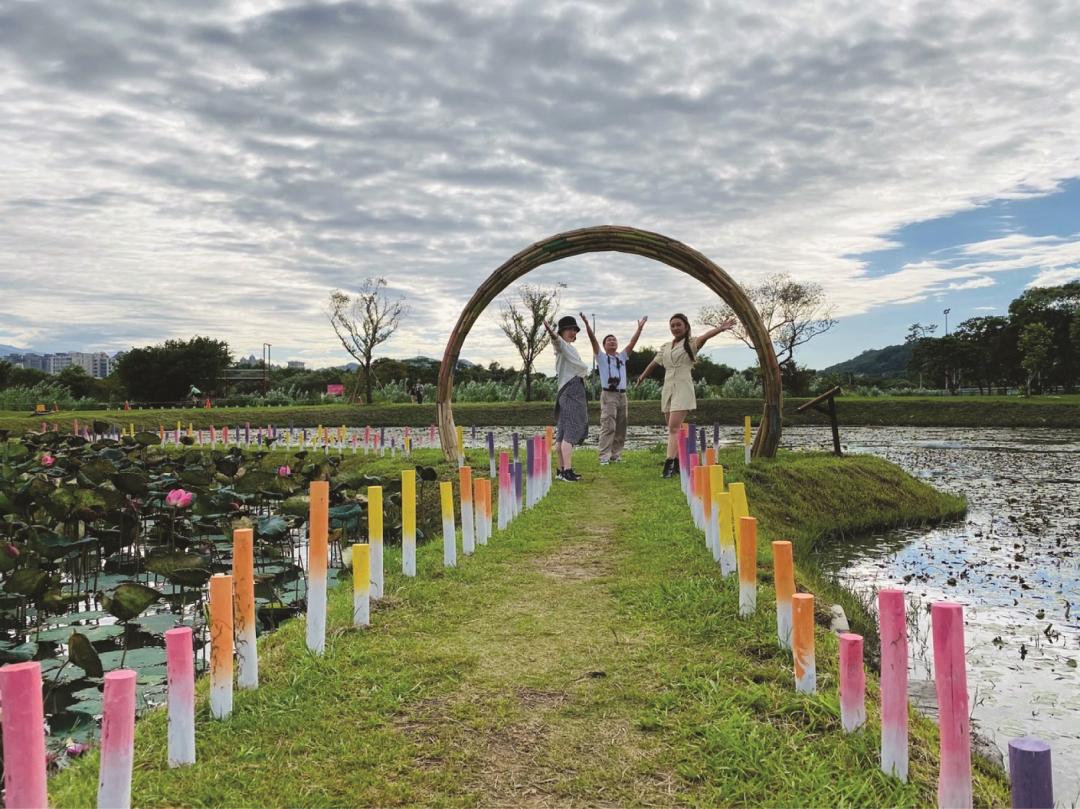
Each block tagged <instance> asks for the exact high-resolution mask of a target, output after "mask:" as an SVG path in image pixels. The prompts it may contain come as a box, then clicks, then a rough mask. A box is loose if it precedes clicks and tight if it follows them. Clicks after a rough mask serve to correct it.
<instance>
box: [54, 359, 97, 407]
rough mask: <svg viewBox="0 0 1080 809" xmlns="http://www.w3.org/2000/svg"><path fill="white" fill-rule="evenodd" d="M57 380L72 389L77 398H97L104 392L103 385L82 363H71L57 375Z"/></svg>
mask: <svg viewBox="0 0 1080 809" xmlns="http://www.w3.org/2000/svg"><path fill="white" fill-rule="evenodd" d="M56 381H57V382H59V383H60V384H61V385H63V386H64V387H66V388H67V389H68V390H70V391H71V395H72V396H73V397H74V398H76V399H87V398H97V399H100V398H101V396H102V394H103V393H104V385H102V384H101V383H100V382H99V381H98V380H96V379H94V377H92V376H90V374H88V373H86V371H85V369H83V368H82V366H80V365H69V366H68V367H67V368H64V369H63V370H62V371H60V373H58V374H57V375H56Z"/></svg>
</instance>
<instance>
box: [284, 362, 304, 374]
mask: <svg viewBox="0 0 1080 809" xmlns="http://www.w3.org/2000/svg"><path fill="white" fill-rule="evenodd" d="M285 367H286V368H290V369H292V370H295V371H303V370H304V361H303V360H289V361H288V363H286V365H285Z"/></svg>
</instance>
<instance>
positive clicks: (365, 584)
mask: <svg viewBox="0 0 1080 809" xmlns="http://www.w3.org/2000/svg"><path fill="white" fill-rule="evenodd" d="M352 581H353V591H352V592H353V597H352V598H353V601H352V603H353V626H356V627H364V626H368V625H369V624H370V623H371V545H369V544H368V543H366V542H355V543H353V546H352Z"/></svg>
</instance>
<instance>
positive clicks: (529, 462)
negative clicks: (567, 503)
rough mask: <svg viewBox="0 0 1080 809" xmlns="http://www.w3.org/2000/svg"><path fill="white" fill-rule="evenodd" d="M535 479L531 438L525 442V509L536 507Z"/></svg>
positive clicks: (534, 454) (533, 445)
mask: <svg viewBox="0 0 1080 809" xmlns="http://www.w3.org/2000/svg"><path fill="white" fill-rule="evenodd" d="M492 477H495V476H494V475H492ZM536 479H537V475H536V439H535V438H531V439H527V440H526V441H525V508H532V507H533V506H534V505H536Z"/></svg>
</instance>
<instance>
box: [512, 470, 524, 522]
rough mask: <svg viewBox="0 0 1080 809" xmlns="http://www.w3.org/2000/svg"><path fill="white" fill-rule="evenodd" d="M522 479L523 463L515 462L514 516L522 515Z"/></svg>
mask: <svg viewBox="0 0 1080 809" xmlns="http://www.w3.org/2000/svg"><path fill="white" fill-rule="evenodd" d="M522 482H523V481H522V479H521V461H514V514H515V515H518V514H520V513H521V495H522V494H523V492H522V488H521V486H522Z"/></svg>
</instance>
